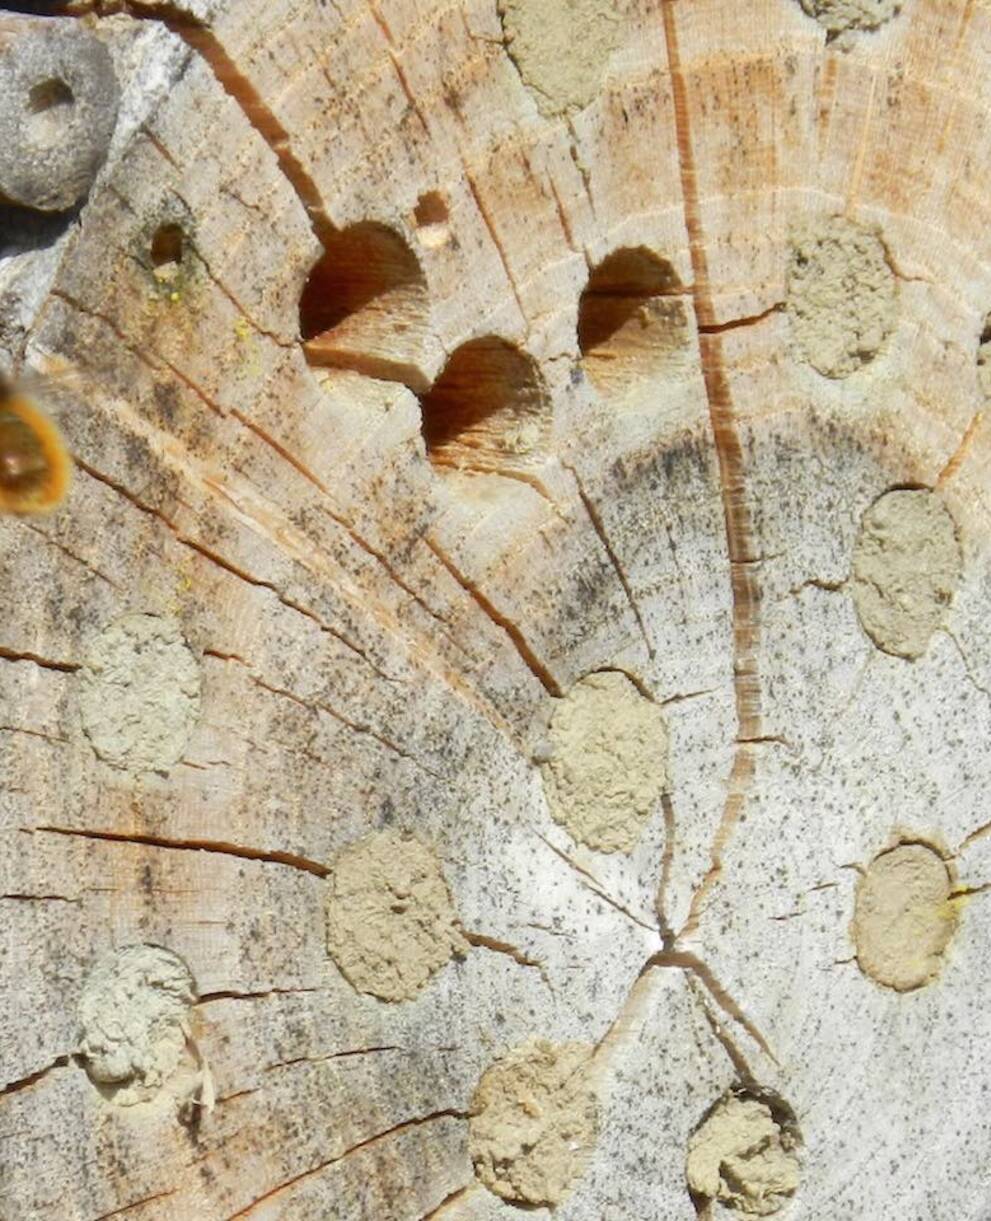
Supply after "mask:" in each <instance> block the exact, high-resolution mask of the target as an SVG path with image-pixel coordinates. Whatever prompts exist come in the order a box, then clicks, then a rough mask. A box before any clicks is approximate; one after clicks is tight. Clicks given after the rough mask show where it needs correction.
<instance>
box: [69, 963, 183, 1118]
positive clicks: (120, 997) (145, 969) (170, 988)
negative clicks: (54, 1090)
mask: <svg viewBox="0 0 991 1221" xmlns="http://www.w3.org/2000/svg"><path fill="white" fill-rule="evenodd" d="M195 999H196V987H195V984H194V982H193V977H192V974H191V973H190V970H189V968H188V967H187V966H186V964H185V963H184V962H183V961H182V959H181V958H179V956H178V955H177V954H173V953H172V952H171V951H170V950H166V949H163V948H162V947H161V946H157V945H128V946H124V947H123V948H122V949H119V950H115V951H114V952H113V953H112V954H108V955H107V956H106V957H105V958H103V959H102V960H101V961H100V962H98V963H97V964H96V966H95V967H94V968H93V971H92V973H91V974H90V976H89V978H88V979H87V980H86V984H85V986H84V987H83V993H82V997H81V999H80V1002H79V1021H80V1025H81V1027H82V1037H81V1039H80V1044H79V1054H80V1057H81V1059H82V1062H83V1064H84V1065H85V1068H86V1072H87V1074H88V1075H89V1078H90V1080H91V1081H92V1082H93V1084H94V1085H96V1086H97V1087H98V1088H99V1089H100V1092H101V1093H102V1094H103V1095H104V1097H105V1098H107V1099H108V1101H111V1102H113V1103H115V1104H116V1105H118V1106H131V1105H133V1104H134V1103H138V1102H147V1101H149V1100H150V1099H152V1098H154V1097H155V1095H156V1094H157V1093H158V1092H159V1090H160V1089H161V1088H162V1086H163V1085H164V1084H165V1083H166V1082H168V1081H169V1080H170V1079H172V1078H174V1077H175V1076H176V1075H177V1073H178V1072H179V1070H180V1069H181V1068H182V1066H183V1062H184V1059H185V1058H186V1057H187V1055H188V1054H189V1053H188V1048H187V1044H188V1042H189V1037H190V1030H189V1006H190V1005H191V1004H192V1003H193V1002H194V1001H195Z"/></svg>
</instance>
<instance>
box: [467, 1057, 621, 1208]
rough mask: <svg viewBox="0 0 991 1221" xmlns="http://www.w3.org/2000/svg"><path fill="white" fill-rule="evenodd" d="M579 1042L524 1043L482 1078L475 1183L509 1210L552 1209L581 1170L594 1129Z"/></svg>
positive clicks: (472, 1132) (472, 1142)
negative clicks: (506, 1202)
mask: <svg viewBox="0 0 991 1221" xmlns="http://www.w3.org/2000/svg"><path fill="white" fill-rule="evenodd" d="M591 1056H592V1048H591V1046H589V1045H588V1044H585V1043H562V1044H554V1043H549V1042H547V1041H546V1040H543V1039H531V1040H530V1041H529V1042H527V1043H524V1044H522V1045H521V1046H519V1047H515V1048H513V1049H512V1050H511V1051H509V1052H507V1053H506V1055H504V1056H503V1057H502V1058H501V1059H500V1060H497V1061H496V1062H495V1064H493V1065H492V1066H491V1067H490V1068H488V1069H487V1070H486V1071H485V1072H484V1073H483V1074H482V1077H481V1080H480V1081H479V1083H478V1086H477V1088H476V1090H475V1094H474V1097H473V1098H472V1103H471V1118H470V1120H469V1125H468V1148H469V1152H470V1154H471V1159H472V1162H473V1163H474V1166H475V1173H476V1174H477V1175H478V1177H479V1179H480V1180H481V1181H482V1183H484V1184H485V1186H486V1187H488V1188H489V1190H490V1191H493V1192H495V1194H496V1195H498V1196H501V1197H502V1198H503V1199H504V1200H509V1201H510V1202H512V1203H514V1204H523V1205H532V1206H536V1205H544V1206H545V1207H553V1206H554V1205H555V1204H559V1203H560V1202H561V1200H562V1199H563V1198H564V1197H565V1195H566V1194H567V1193H568V1191H569V1190H570V1188H571V1187H572V1185H573V1184H574V1182H575V1180H576V1179H577V1178H578V1177H579V1175H580V1174H581V1173H582V1171H583V1170H584V1169H585V1165H586V1163H587V1161H588V1158H589V1155H590V1153H591V1150H592V1147H593V1146H594V1144H595V1139H596V1135H597V1129H598V1107H597V1104H596V1100H595V1095H594V1093H593V1092H592V1089H591V1086H590V1084H589V1078H588V1068H589V1065H590V1062H591Z"/></svg>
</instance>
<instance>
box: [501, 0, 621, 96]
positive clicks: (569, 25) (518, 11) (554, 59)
mask: <svg viewBox="0 0 991 1221" xmlns="http://www.w3.org/2000/svg"><path fill="white" fill-rule="evenodd" d="M499 15H500V17H501V18H502V28H503V32H504V34H505V38H506V47H507V49H508V51H509V54H510V57H511V58H512V60H513V63H514V64H515V65H516V67H517V70H518V71H519V74H520V76H521V78H522V80H523V83H524V84H525V85H526V86H527V87H528V88H529V89H530V90H531V92H532V93H533V95H534V98H535V99H536V102H537V107H538V108H539V110H540V112H541V114H545V115H548V116H554V115H560V114H565V113H567V112H568V111H575V110H581V109H582V108H583V107H585V106H587V105H588V104H589V102H591V101H592V100H593V99H594V98H595V96H596V94H597V93H598V91H599V85H600V82H601V80H602V76H603V73H604V71H605V67H606V64H607V63H608V60H609V57H610V56H611V55H612V53H613V51H615V49H616V47H617V46H618V45H619V41H620V38H621V36H622V32H623V22H622V18H621V16H620V14H619V12H618V11H617V9H616V6H615V5H614V4H611V3H609V4H607V3H603V0H500V4H499Z"/></svg>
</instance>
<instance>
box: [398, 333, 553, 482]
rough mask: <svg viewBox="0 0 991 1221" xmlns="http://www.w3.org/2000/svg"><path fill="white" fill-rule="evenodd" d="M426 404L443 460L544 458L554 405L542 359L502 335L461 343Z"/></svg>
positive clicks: (496, 462) (434, 451) (472, 463)
mask: <svg viewBox="0 0 991 1221" xmlns="http://www.w3.org/2000/svg"><path fill="white" fill-rule="evenodd" d="M421 408H422V413H423V437H424V441H425V442H426V447H427V456H428V458H429V459H430V461H431V462H432V463H433V464H434V465H435V466H437V467H442V468H443V467H453V468H459V469H464V470H477V471H493V472H498V471H499V470H500V469H505V468H507V467H519V466H521V465H525V464H527V463H528V462H533V461H534V460H535V459H538V460H539V458H540V457H542V451H543V449H544V447H545V444H546V434H547V428H548V424H549V409H548V404H547V400H546V393H545V390H544V387H543V383H542V380H541V377H540V374H539V372H538V369H537V366H536V362H535V361H534V360H533V358H532V357H530V356H528V355H527V354H526V353H524V352H521V351H520V350H519V349H518V348H516V347H514V345H513V344H511V343H508V342H507V341H506V340H504V339H500V338H498V337H497V336H494V335H488V336H485V337H484V338H481V339H473V340H471V341H470V342H468V343H465V344H462V345H461V347H459V348H457V349H456V350H455V351H454V353H453V354H452V356H451V357H450V359H449V360H448V362H447V364H446V365H445V366H444V369H443V370H442V372H441V374H440V376H439V377H438V378H437V381H436V382H435V383H434V385H433V386H432V387H431V388H430V390H429V391H428V392H427V393H426V394H425V395H424V396H423V398H422V400H421Z"/></svg>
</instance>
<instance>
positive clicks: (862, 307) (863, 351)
mask: <svg viewBox="0 0 991 1221" xmlns="http://www.w3.org/2000/svg"><path fill="white" fill-rule="evenodd" d="M787 296H788V316H789V318H790V319H791V327H792V334H793V336H794V339H795V343H796V345H797V346H798V348H799V351H800V352H801V354H802V356H803V357H804V358H805V359H806V360H807V361H808V362H809V364H810V365H812V367H813V368H814V369H818V371H819V372H820V373H822V374H824V375H825V376H826V377H848V376H849V375H850V374H851V373H855V372H856V371H857V370H858V369H861V368H862V367H863V366H864V365H865V364H868V363H869V362H870V361H871V360H873V359H874V357H875V356H876V355H877V353H878V351H879V350H880V348H881V346H882V344H883V343H884V341H885V340H886V339H887V338H888V336H889V335H890V334H891V332H892V331H893V330H894V327H895V321H896V316H897V307H898V286H897V283H896V281H895V275H894V272H893V271H892V269H891V264H890V263H889V261H888V256H887V252H886V250H885V248H884V244H883V243H882V241H881V239H880V238H879V237H878V236H877V234H876V233H874V232H873V231H872V230H870V229H867V228H864V227H863V226H862V225H858V224H855V223H854V222H853V221H851V220H847V219H846V218H845V217H842V216H833V217H829V218H827V219H819V220H817V221H815V222H812V223H810V224H808V225H805V226H803V227H801V228H799V229H797V230H796V231H795V233H794V234H793V237H792V256H791V262H790V264H789V268H788V287H787Z"/></svg>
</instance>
